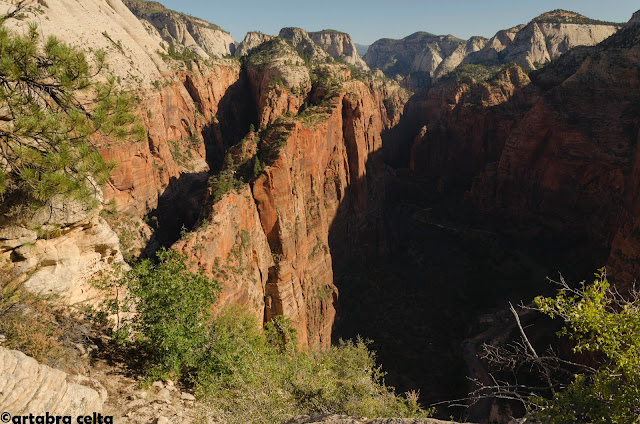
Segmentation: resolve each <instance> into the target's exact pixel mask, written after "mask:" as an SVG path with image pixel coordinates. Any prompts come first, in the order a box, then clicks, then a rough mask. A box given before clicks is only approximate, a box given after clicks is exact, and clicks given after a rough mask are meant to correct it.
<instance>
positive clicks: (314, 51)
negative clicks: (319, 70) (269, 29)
mask: <svg viewBox="0 0 640 424" xmlns="http://www.w3.org/2000/svg"><path fill="white" fill-rule="evenodd" d="M278 36H279V37H280V38H282V39H285V40H287V41H288V42H290V43H291V44H292V45H293V48H294V49H296V51H297V52H298V53H299V54H301V55H303V56H305V57H307V58H309V60H311V61H314V62H321V61H323V60H325V59H326V58H327V57H328V56H329V55H328V54H327V53H326V52H325V51H324V50H323V49H322V48H321V47H320V46H318V45H317V44H316V43H314V42H313V40H312V39H311V37H310V36H309V33H308V32H307V31H305V30H303V29H302V28H294V27H289V28H282V29H281V30H280V34H278Z"/></svg>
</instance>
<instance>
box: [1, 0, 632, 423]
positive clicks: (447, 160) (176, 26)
mask: <svg viewBox="0 0 640 424" xmlns="http://www.w3.org/2000/svg"><path fill="white" fill-rule="evenodd" d="M78 2H79V0H47V2H46V4H44V2H40V4H41V5H42V7H43V9H44V14H46V16H47V18H48V19H41V20H40V21H39V23H40V27H39V28H40V30H41V31H42V33H43V34H44V35H56V36H57V37H59V38H60V39H62V40H63V41H65V42H68V43H69V44H72V45H75V46H78V47H81V48H83V49H85V50H87V51H89V50H97V49H104V50H106V51H107V60H108V62H109V68H110V69H109V70H110V72H112V74H113V75H114V77H115V78H118V80H119V84H120V86H121V87H122V88H123V89H131V88H133V87H136V90H137V92H138V94H139V98H140V99H139V100H140V103H139V105H138V107H137V108H138V112H137V115H138V119H139V120H140V122H141V124H142V126H143V127H144V129H145V132H146V138H145V140H144V141H142V142H135V141H122V142H117V143H114V142H113V141H112V140H109V139H106V138H104V139H97V140H96V141H95V145H96V146H97V149H98V151H99V152H100V154H101V155H102V156H103V157H104V159H106V160H110V159H113V160H115V161H116V162H117V164H118V165H117V167H116V168H115V169H114V171H113V172H112V174H111V178H110V180H109V182H108V183H107V184H106V186H105V187H103V189H102V190H101V193H100V194H99V201H100V206H99V207H98V208H96V209H92V210H85V209H83V207H81V206H80V205H75V204H66V203H64V204H61V203H60V200H59V199H53V200H51V201H49V202H48V203H47V205H46V208H45V210H44V212H42V211H41V212H39V213H38V214H36V215H34V216H33V217H31V218H30V220H29V223H26V222H18V221H12V220H11V219H10V218H9V215H8V214H7V215H6V216H3V218H2V219H1V220H0V260H1V261H2V264H3V266H4V267H5V268H3V270H6V273H4V274H5V275H8V276H10V279H12V280H21V281H24V283H25V287H26V288H28V289H29V290H32V291H33V292H36V293H40V294H55V295H57V296H58V297H59V299H60V300H61V301H62V302H63V303H66V304H78V303H83V302H89V303H95V302H96V301H97V298H99V293H97V292H96V291H95V290H94V288H92V286H91V285H90V284H89V281H90V280H91V277H92V276H95V275H97V274H98V273H99V272H106V271H107V270H109V269H112V267H113V266H114V265H118V266H122V267H125V268H126V267H127V266H128V265H127V264H126V262H127V261H129V262H130V261H132V260H133V259H134V258H136V257H152V256H153V254H154V253H155V252H156V251H157V250H158V249H160V248H161V247H168V248H171V249H174V250H176V251H178V252H180V253H183V254H185V255H186V257H187V258H188V261H189V264H190V265H189V266H190V267H191V269H192V270H201V271H202V272H204V273H205V274H206V275H207V276H210V277H213V278H215V279H216V280H218V281H219V282H221V285H222V290H221V293H220V295H219V298H218V301H217V303H216V305H215V309H216V310H222V309H224V308H225V307H227V306H230V305H234V306H240V307H243V308H245V309H246V310H247V311H249V313H250V314H251V315H252V316H254V317H255V318H256V319H257V321H258V322H259V324H260V325H261V326H263V325H265V324H267V323H269V322H272V321H273V320H274V318H275V317H277V316H284V317H286V318H288V319H289V320H290V321H291V324H292V327H293V328H294V329H295V330H296V333H297V341H298V345H299V348H301V349H303V350H306V351H314V350H318V349H327V348H328V347H329V346H331V345H332V343H334V344H335V343H336V342H337V340H338V339H339V338H341V337H344V338H353V337H356V336H357V335H363V336H365V337H370V338H372V339H373V340H374V342H373V347H374V348H375V350H376V351H378V355H379V359H381V361H382V363H383V364H384V365H385V369H386V370H388V371H389V375H388V381H389V383H390V384H392V385H394V386H396V387H397V388H398V389H399V390H400V391H409V390H412V389H414V388H419V389H421V395H422V397H421V399H422V400H423V401H424V402H425V403H428V404H431V403H434V402H440V401H446V400H450V399H454V398H457V397H460V396H464V395H466V393H468V391H469V390H468V389H469V386H468V383H467V382H466V381H465V377H466V375H467V374H468V373H470V372H472V371H470V370H467V366H468V365H469V363H468V361H467V362H465V360H466V359H467V358H466V357H465V353H464V351H463V346H465V347H464V348H465V349H466V348H471V349H472V350H473V349H475V346H476V345H478V344H480V342H481V341H482V342H491V341H492V340H491V339H481V338H479V336H478V335H479V334H481V333H484V332H485V331H486V326H487V323H489V325H490V324H491V323H494V324H495V322H498V321H499V320H500V318H496V317H497V316H498V315H499V314H498V313H497V311H499V310H500V309H501V308H504V306H505V305H504V304H505V303H506V302H507V301H508V300H514V301H521V300H524V301H529V300H530V299H531V298H532V297H533V296H535V295H536V294H538V293H540V292H541V291H545V290H549V288H548V286H546V285H545V280H544V278H545V277H546V276H548V275H549V274H550V273H555V272H558V271H561V272H562V273H563V274H564V275H568V276H570V277H572V278H573V277H575V278H577V279H580V278H589V275H591V274H592V273H593V271H594V270H595V269H596V268H598V267H600V266H603V265H606V266H607V273H608V275H609V276H610V279H611V280H612V281H613V282H614V284H615V285H616V287H618V288H619V289H620V290H621V291H624V290H627V289H629V288H630V287H631V286H632V285H633V283H634V280H635V278H636V276H637V275H638V272H639V271H640V269H639V265H638V256H639V255H640V232H639V231H638V226H640V218H638V216H639V215H638V214H639V212H640V210H639V209H638V208H639V207H640V204H639V202H638V196H637V193H638V187H637V185H638V183H639V181H640V180H639V178H640V170H639V169H638V167H639V166H640V165H639V164H638V157H639V156H638V150H637V148H638V143H640V120H639V116H640V114H639V111H640V110H639V108H640V96H639V95H638V88H640V47H639V46H640V12H638V13H636V14H635V15H634V16H633V17H632V19H631V20H630V21H629V22H628V23H626V24H612V23H605V22H600V21H593V20H590V19H588V18H585V17H584V16H582V15H577V14H573V13H570V12H565V11H553V12H549V13H547V14H543V15H541V16H539V17H537V18H534V19H533V20H532V21H531V22H529V23H528V24H526V25H521V26H518V27H514V28H511V29H508V30H504V31H500V32H498V33H497V34H496V35H495V36H494V37H493V38H491V39H484V38H481V37H473V38H471V39H469V40H460V39H457V38H455V37H453V36H450V35H447V36H436V35H433V34H429V33H415V34H413V35H411V36H409V37H406V38H405V39H403V40H388V39H384V40H379V41H377V42H376V43H374V44H373V45H372V46H371V47H370V48H369V50H368V52H367V53H366V55H364V57H363V58H361V57H360V55H359V54H358V52H357V49H356V46H355V44H354V42H353V40H352V39H351V37H350V36H349V35H348V34H345V33H341V32H338V31H333V30H323V31H319V32H307V31H305V30H303V29H300V28H295V27H290V28H283V29H282V30H281V31H280V33H279V35H278V36H272V35H266V34H261V33H257V32H253V33H248V34H247V36H246V37H245V39H244V40H243V41H242V42H241V43H236V42H235V41H234V40H233V39H232V38H231V36H230V35H229V34H228V33H227V32H225V31H224V30H222V29H221V28H220V27H218V26H217V25H215V24H211V23H209V22H206V21H203V20H200V19H198V18H194V17H190V16H187V15H183V14H179V13H177V12H173V11H170V10H168V9H166V8H164V7H163V6H162V5H160V4H158V3H155V2H138V1H133V0H129V1H124V2H123V1H121V0H108V1H107V0H89V1H83V2H82V4H83V8H78V7H77V3H78ZM2 4H3V7H4V9H3V10H6V9H7V8H9V7H10V6H9V4H8V3H6V2H2ZM68 11H73V13H71V12H68ZM67 12H68V13H67ZM88 22H91V25H89V24H88ZM89 26H90V27H91V34H92V35H89V33H88V32H87V31H88V30H87V28H88V27H89ZM10 27H11V28H12V29H15V30H17V31H24V29H25V28H26V24H25V22H23V21H17V22H13V23H11V24H10ZM95 34H101V35H95ZM176 49H177V50H176ZM176 51H177V52H181V54H176ZM185 52H191V53H190V54H186V53H185ZM34 222H35V223H38V225H40V226H51V227H52V228H56V229H59V232H56V234H55V235H53V236H48V237H43V236H42V234H40V233H38V232H37V231H35V230H34V229H33V228H31V227H32V226H33V223H34ZM29 225H31V227H30V226H29ZM509 331H511V330H509ZM503 336H504V335H502V334H501V335H500V337H503ZM0 353H1V354H2V355H4V357H3V358H5V359H3V360H4V361H5V362H7V361H9V360H11V361H13V360H14V359H13V357H18V356H19V354H17V353H12V354H9V353H10V352H9V351H6V350H5V349H4V348H0ZM11 355H13V356H11ZM6 358H8V359H6ZM28 364H29V367H32V368H33V367H36V365H35V364H33V363H31V362H29V363H28ZM42 372H43V373H45V374H46V373H51V375H54V373H52V371H50V370H48V369H46V370H44V371H42ZM47 375H48V374H47ZM16 378H17V377H16ZM55 378H56V381H63V380H64V381H67V382H68V383H64V384H69V385H72V384H75V383H72V382H71V379H70V378H68V377H67V376H65V375H63V374H59V375H58V374H55ZM65 379H66V380H65ZM61 384H62V383H61ZM91 384H93V386H94V388H95V390H94V389H87V388H84V386H81V387H76V386H73V387H74V390H76V389H77V390H79V391H81V395H82V396H85V394H84V393H85V391H86V393H89V394H88V395H87V396H92V398H91V399H93V398H96V399H98V398H102V397H104V395H103V393H102V392H103V391H104V388H101V386H100V385H99V383H96V384H94V383H91ZM99 401H100V402H104V399H100V400H99ZM92 402H94V400H92ZM96 402H98V400H96ZM70 410H72V409H70ZM73 411H76V409H73ZM494 412H495V411H494ZM455 413H456V414H458V416H459V417H460V419H464V414H465V412H460V411H457V410H456V411H455ZM483 414H484V415H487V414H488V412H486V411H483ZM442 415H443V416H446V417H448V416H449V415H446V413H442ZM476 418H477V417H473V419H476ZM484 418H486V417H484ZM484 418H483V419H484ZM327 419H328V420H329V421H325V422H343V421H344V420H347V418H346V417H330V418H327ZM296 422H321V421H314V419H312V418H311V417H307V418H300V419H299V421H296ZM344 422H347V421H344ZM348 422H357V421H348ZM381 422H382V421H381ZM416 422H417V421H416ZM425 422H431V421H425ZM433 422H436V421H433Z"/></svg>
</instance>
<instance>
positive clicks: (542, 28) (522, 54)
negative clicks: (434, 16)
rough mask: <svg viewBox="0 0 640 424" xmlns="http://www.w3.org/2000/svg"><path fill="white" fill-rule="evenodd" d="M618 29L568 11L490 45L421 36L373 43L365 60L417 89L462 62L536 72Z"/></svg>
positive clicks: (510, 31)
mask: <svg viewBox="0 0 640 424" xmlns="http://www.w3.org/2000/svg"><path fill="white" fill-rule="evenodd" d="M619 28H620V25H618V24H614V23H610V22H600V21H594V20H591V19H588V18H586V17H584V16H582V15H578V14H576V13H573V12H566V11H553V12H549V13H545V14H543V15H540V16H539V17H537V18H535V19H534V20H533V21H531V22H530V23H529V24H528V25H520V26H517V27H514V28H511V29H508V30H503V31H499V32H498V33H497V34H496V35H495V36H494V37H492V38H491V39H490V40H486V39H484V38H482V37H472V38H471V39H469V40H468V41H464V40H460V39H457V38H455V37H453V36H451V35H447V36H436V35H433V34H429V33H425V32H418V33H415V34H412V35H410V36H408V37H406V38H404V39H402V40H390V39H382V40H378V41H376V42H375V43H374V44H373V45H371V47H370V48H369V50H368V51H367V54H366V55H365V56H364V60H365V62H367V64H368V65H369V66H370V67H371V68H378V69H381V70H382V71H383V72H384V73H385V75H387V76H388V77H390V78H396V77H401V78H404V77H407V76H409V77H410V80H409V81H408V82H406V83H405V85H406V86H408V87H413V88H422V87H427V86H430V85H431V84H432V82H433V81H435V80H437V79H439V78H440V77H442V76H443V75H446V74H447V73H449V72H451V71H452V70H453V69H455V68H456V67H457V66H458V65H460V64H462V63H472V64H478V63H482V64H487V65H496V64H506V63H511V62H515V63H517V64H519V65H520V66H522V67H523V68H525V69H537V68H538V67H539V66H540V65H544V64H546V63H548V62H549V61H551V60H552V59H556V58H557V57H559V56H560V55H561V54H563V53H565V52H566V51H568V50H569V49H571V48H573V47H576V46H592V45H595V44H598V43H599V42H601V41H602V40H604V39H606V38H607V37H609V36H610V35H611V34H613V33H615V32H616V31H617V30H618V29H619ZM412 74H413V75H412Z"/></svg>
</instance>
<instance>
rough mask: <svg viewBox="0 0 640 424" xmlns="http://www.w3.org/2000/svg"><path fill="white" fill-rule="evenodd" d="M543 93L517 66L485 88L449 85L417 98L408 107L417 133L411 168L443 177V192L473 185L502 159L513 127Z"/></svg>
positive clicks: (486, 84)
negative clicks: (473, 182) (488, 164)
mask: <svg viewBox="0 0 640 424" xmlns="http://www.w3.org/2000/svg"><path fill="white" fill-rule="evenodd" d="M538 97H539V93H538V90H537V88H536V87H535V86H532V85H531V84H530V80H529V78H528V77H527V75H526V74H525V73H524V72H523V71H522V70H521V69H520V68H519V67H517V66H515V67H511V68H507V69H505V70H503V71H500V73H499V74H498V75H497V76H496V77H495V78H493V79H492V80H491V81H488V82H483V83H480V84H473V83H470V82H461V83H460V82H447V83H443V84H437V85H436V86H434V87H433V88H432V89H431V90H430V91H429V93H428V94H427V93H421V94H417V95H416V96H415V97H414V98H413V99H412V101H411V103H410V104H409V105H407V108H406V109H407V110H406V114H405V118H404V119H406V120H413V123H412V124H413V125H414V127H413V129H412V131H416V132H417V135H416V137H415V139H414V141H413V144H412V147H411V154H410V163H409V167H410V168H411V170H412V171H414V173H415V174H416V175H420V176H423V177H428V178H435V179H437V184H438V187H439V189H440V190H448V189H452V188H457V187H462V188H465V187H469V185H470V184H471V180H472V179H473V177H474V176H476V175H477V174H478V173H479V172H480V171H482V170H483V169H484V167H485V166H486V164H487V163H490V162H495V161H496V160H498V158H499V157H500V154H501V153H502V149H503V147H504V144H505V142H506V139H507V137H508V136H509V135H510V133H511V131H512V130H513V126H514V125H515V123H516V122H517V120H518V119H520V118H521V117H522V114H523V113H524V111H526V110H527V109H528V108H529V107H531V106H532V104H533V103H534V102H535V101H536V100H537V99H538Z"/></svg>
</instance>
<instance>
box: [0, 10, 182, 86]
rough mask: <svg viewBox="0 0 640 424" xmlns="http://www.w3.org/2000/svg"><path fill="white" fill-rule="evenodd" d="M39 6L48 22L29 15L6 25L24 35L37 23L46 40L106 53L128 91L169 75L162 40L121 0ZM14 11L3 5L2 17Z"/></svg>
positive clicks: (113, 72) (110, 64) (115, 74)
mask: <svg viewBox="0 0 640 424" xmlns="http://www.w3.org/2000/svg"><path fill="white" fill-rule="evenodd" d="M38 3H39V6H40V7H42V9H43V12H44V16H46V19H44V18H41V17H40V16H39V15H36V16H34V15H28V16H27V17H28V18H29V19H26V20H16V19H11V20H9V21H7V23H6V25H7V26H8V27H9V28H12V29H17V30H19V31H25V30H26V28H27V27H28V24H27V23H28V22H32V21H35V22H36V23H37V25H38V32H39V33H40V34H42V36H43V37H44V38H46V37H49V36H53V35H55V36H56V37H57V38H58V39H59V40H61V41H64V42H66V43H68V44H70V45H72V46H75V47H79V48H81V49H82V50H84V51H85V52H90V51H97V50H103V51H105V52H106V53H107V57H106V58H107V63H108V64H109V72H110V73H112V74H113V75H114V76H115V77H119V79H120V81H121V82H122V84H123V85H124V86H127V87H139V86H140V85H144V86H149V85H151V83H152V82H153V81H154V80H158V79H160V78H161V74H162V73H163V72H166V71H168V69H169V68H168V66H167V64H166V63H165V62H164V61H163V60H162V58H161V57H160V55H159V54H158V53H157V52H158V51H161V50H162V48H161V47H160V44H159V40H158V39H155V38H153V37H151V36H150V35H149V34H148V33H147V31H146V30H145V28H144V26H143V25H142V23H141V22H140V21H139V20H138V19H137V18H136V17H135V16H134V15H133V14H132V13H131V11H129V9H127V7H126V6H125V5H124V4H123V3H122V1H121V0H111V1H105V0H86V1H85V0H47V1H46V2H38ZM12 7H13V6H12V5H11V4H10V3H9V2H0V12H1V13H4V12H5V11H6V10H9V9H10V8H12ZM89 56H90V54H89Z"/></svg>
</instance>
